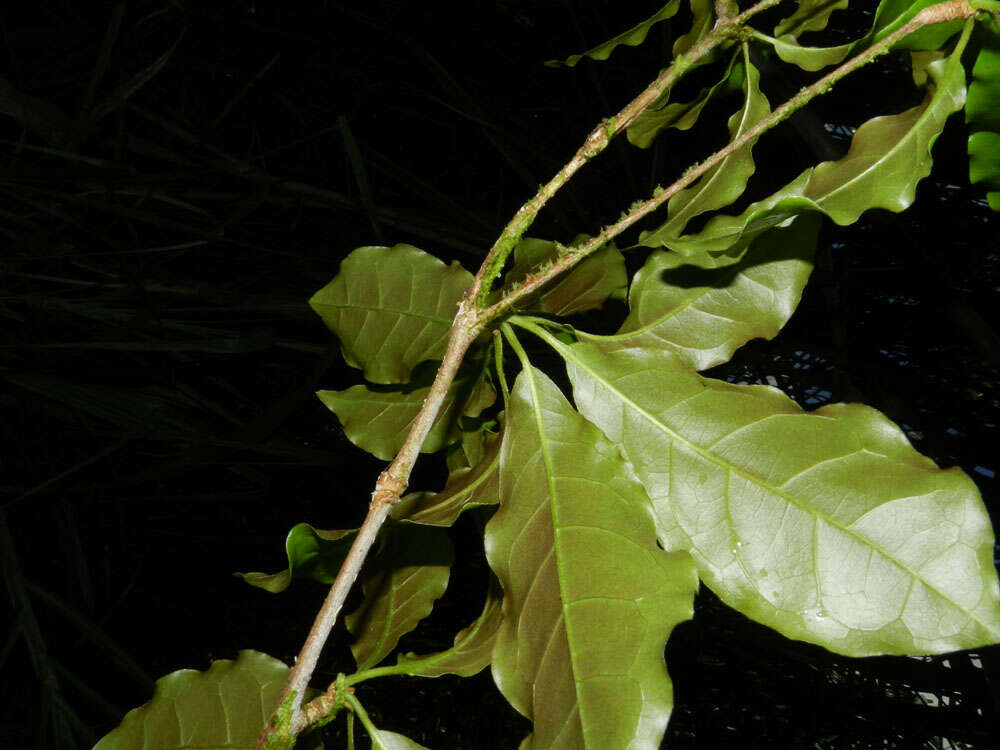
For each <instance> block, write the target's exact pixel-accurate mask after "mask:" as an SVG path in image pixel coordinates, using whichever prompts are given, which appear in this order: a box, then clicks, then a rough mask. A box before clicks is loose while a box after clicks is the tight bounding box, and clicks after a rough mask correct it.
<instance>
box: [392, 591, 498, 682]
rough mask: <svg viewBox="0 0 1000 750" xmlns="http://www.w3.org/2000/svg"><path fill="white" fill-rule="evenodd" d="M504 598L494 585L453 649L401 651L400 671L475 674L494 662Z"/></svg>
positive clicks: (428, 674) (419, 674)
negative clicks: (481, 609) (492, 660)
mask: <svg viewBox="0 0 1000 750" xmlns="http://www.w3.org/2000/svg"><path fill="white" fill-rule="evenodd" d="M500 600H501V597H500V592H499V591H497V590H496V588H495V586H494V585H492V584H491V585H490V588H489V591H488V592H487V596H486V604H485V606H484V607H483V611H482V614H480V615H479V617H477V618H476V620H475V622H473V623H472V624H471V625H469V627H467V628H465V629H464V630H462V631H460V632H459V633H458V635H456V636H455V643H454V645H452V647H451V648H449V649H448V650H447V651H440V652H438V653H436V654H414V653H408V654H401V655H400V656H399V658H398V659H397V660H396V669H397V670H398V672H399V673H400V674H408V675H412V676H414V677H440V676H441V675H444V674H457V675H460V676H462V677H471V676H472V675H474V674H478V673H479V672H481V671H483V669H485V668H486V667H487V666H488V665H489V663H490V658H491V653H492V651H493V643H494V641H495V639H496V634H497V629H498V628H499V627H500V620H501V618H502V610H501V607H500Z"/></svg>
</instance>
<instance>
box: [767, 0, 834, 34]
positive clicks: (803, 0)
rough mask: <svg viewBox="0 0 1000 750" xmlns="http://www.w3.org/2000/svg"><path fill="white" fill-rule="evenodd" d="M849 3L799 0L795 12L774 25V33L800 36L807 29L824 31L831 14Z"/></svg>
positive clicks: (832, 0)
mask: <svg viewBox="0 0 1000 750" xmlns="http://www.w3.org/2000/svg"><path fill="white" fill-rule="evenodd" d="M847 3H848V0H799V6H798V8H796V9H795V12H794V13H792V15H790V16H788V17H787V18H783V19H781V21H779V22H778V25H777V26H775V27H774V35H775V36H783V35H784V34H794V35H796V36H798V35H800V34H804V33H805V32H807V31H822V30H823V29H825V28H826V24H827V22H828V21H829V20H830V14H831V13H833V12H834V11H835V10H841V9H843V8H846V7H847Z"/></svg>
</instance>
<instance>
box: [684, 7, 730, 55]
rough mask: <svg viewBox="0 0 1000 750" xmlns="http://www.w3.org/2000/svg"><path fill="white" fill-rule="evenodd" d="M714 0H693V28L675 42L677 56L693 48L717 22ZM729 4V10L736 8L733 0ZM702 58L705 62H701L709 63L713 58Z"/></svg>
mask: <svg viewBox="0 0 1000 750" xmlns="http://www.w3.org/2000/svg"><path fill="white" fill-rule="evenodd" d="M714 2H715V0H691V15H692V16H693V20H692V22H691V30H690V31H688V33H687V34H684V35H682V36H680V37H678V38H677V41H676V42H674V49H673V53H674V57H675V58H676V57H678V56H679V55H682V54H684V53H685V52H687V51H688V50H689V49H691V48H692V47H693V46H694V45H696V44H697V43H698V42H700V41H701V40H702V39H703V38H704V37H705V35H706V34H708V33H709V32H710V31H711V30H712V26H713V25H714V24H715V9H714V7H713V4H714ZM728 5H729V10H735V9H734V8H733V7H732V3H731V2H729V3H728ZM702 60H703V62H700V63H699V64H705V63H708V62H710V60H711V58H709V59H705V58H702Z"/></svg>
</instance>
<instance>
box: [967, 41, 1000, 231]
mask: <svg viewBox="0 0 1000 750" xmlns="http://www.w3.org/2000/svg"><path fill="white" fill-rule="evenodd" d="M987 42H988V43H987V46H984V47H983V49H981V50H980V51H979V55H978V56H977V57H976V64H975V65H974V66H973V68H972V83H970V84H969V99H968V102H967V103H966V105H965V120H966V122H967V123H968V124H969V127H970V129H971V130H972V133H971V135H969V181H970V182H972V183H974V184H975V183H983V187H984V188H986V191H987V192H986V197H987V199H988V200H989V203H990V207H991V208H992V209H993V210H994V211H1000V42H998V41H997V39H996V36H995V35H992V36H989V37H987Z"/></svg>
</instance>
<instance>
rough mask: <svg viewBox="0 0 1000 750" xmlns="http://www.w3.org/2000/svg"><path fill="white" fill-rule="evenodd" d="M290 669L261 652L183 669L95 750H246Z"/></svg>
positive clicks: (158, 686)
mask: <svg viewBox="0 0 1000 750" xmlns="http://www.w3.org/2000/svg"><path fill="white" fill-rule="evenodd" d="M289 671H290V670H289V669H288V667H287V666H286V665H285V664H283V663H282V662H280V661H278V660H277V659H275V658H273V657H271V656H268V655H267V654H262V653H260V652H259V651H240V653H239V656H238V657H237V659H236V661H232V660H231V659H218V660H216V661H213V662H212V664H211V666H210V667H209V668H208V671H205V672H200V671H197V670H194V669H181V670H178V671H176V672H172V673H170V674H168V675H166V676H165V677H161V678H160V679H158V680H157V681H156V692H155V693H153V698H152V699H151V700H150V701H149V703H146V704H145V705H143V706H140V707H139V708H136V709H133V710H132V711H129V712H128V714H126V716H125V718H124V719H123V720H122V723H121V724H119V725H118V727H117V728H116V729H115V730H113V731H112V732H111V733H110V734H107V735H105V736H104V737H103V738H102V739H101V740H100V741H99V742H98V743H97V744H96V745H95V746H94V750H158V749H160V748H172V749H176V750H182V748H191V749H192V750H195V749H196V748H197V749H204V748H223V747H224V748H227V750H240V749H241V748H246V750H250V749H251V748H253V747H254V743H255V742H256V741H257V735H258V734H260V728H261V727H262V726H264V724H265V722H267V720H268V717H270V715H271V712H272V711H274V709H275V708H276V707H277V705H278V701H279V700H280V699H281V692H282V690H283V689H284V687H285V683H286V682H287V681H288V673H289Z"/></svg>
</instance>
